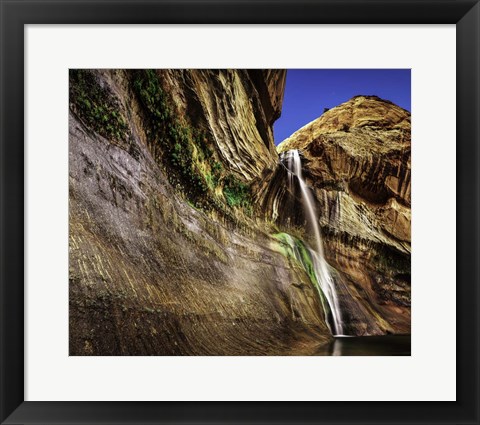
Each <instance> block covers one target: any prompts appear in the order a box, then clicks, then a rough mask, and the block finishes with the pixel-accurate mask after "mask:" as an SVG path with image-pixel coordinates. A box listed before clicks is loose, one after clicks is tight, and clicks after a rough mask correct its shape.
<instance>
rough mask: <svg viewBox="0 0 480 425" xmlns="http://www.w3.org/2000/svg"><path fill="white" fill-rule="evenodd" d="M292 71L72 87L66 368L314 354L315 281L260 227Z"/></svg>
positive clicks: (138, 77) (319, 334)
mask: <svg viewBox="0 0 480 425" xmlns="http://www.w3.org/2000/svg"><path fill="white" fill-rule="evenodd" d="M284 83H285V71H281V70H278V71H275V70H269V71H257V70H252V71H248V70H237V71H222V70H218V71H216V70H215V71H207V70H168V71H152V70H148V71H144V70H142V71H140V70H138V71H137V70H131V71H124V70H102V71H90V70H76V71H71V73H70V123H69V132H70V134H69V191H70V201H69V202H70V204H69V214H70V244H69V247H70V261H69V267H70V270H69V280H70V282H69V298H70V309H69V316H70V354H71V355H223V354H232V355H259V354H301V353H304V354H310V353H312V352H315V350H316V348H317V347H318V346H319V345H320V344H322V343H325V342H327V341H329V340H330V339H331V336H330V335H329V332H328V328H327V326H326V324H325V321H324V318H323V316H322V310H321V306H320V303H319V300H318V297H317V294H316V292H315V289H314V288H312V285H311V284H310V279H309V276H308V274H307V273H306V272H305V271H304V269H303V268H302V267H300V266H299V265H298V264H296V263H295V262H294V261H293V260H292V259H291V258H288V257H287V256H285V255H284V254H282V252H281V250H280V249H279V244H278V243H277V242H276V239H275V238H273V237H272V236H271V235H272V230H271V229H270V228H269V224H268V223H266V222H264V221H261V220H259V219H258V217H256V215H255V205H254V203H253V200H252V194H251V186H252V185H253V184H254V183H255V181H259V180H261V179H262V178H263V176H264V175H267V174H269V173H271V172H272V170H273V169H274V168H275V167H276V163H277V154H276V152H275V148H274V144H273V136H272V123H273V121H274V120H275V119H276V118H277V117H278V116H279V114H280V109H281V102H282V96H283V87H284Z"/></svg>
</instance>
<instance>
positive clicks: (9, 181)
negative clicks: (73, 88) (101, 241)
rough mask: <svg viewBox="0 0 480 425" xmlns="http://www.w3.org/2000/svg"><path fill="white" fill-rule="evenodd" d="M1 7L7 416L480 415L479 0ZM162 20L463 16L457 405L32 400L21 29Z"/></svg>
mask: <svg viewBox="0 0 480 425" xmlns="http://www.w3.org/2000/svg"><path fill="white" fill-rule="evenodd" d="M0 7H1V9H0V13H1V89H0V96H1V107H0V110H1V117H0V119H1V121H0V129H1V144H0V149H1V150H0V158H1V181H0V189H1V211H0V213H1V256H0V261H1V263H0V266H1V282H0V283H1V293H0V302H1V308H2V310H1V365H0V367H1V382H0V385H1V387H0V392H1V396H0V399H1V400H0V401H1V405H0V421H1V423H2V424H60V423H64V424H74V423H75V424H106V423H109V424H147V423H149V424H150V423H159V424H167V423H169V424H180V423H182V424H187V423H188V424H200V423H201V424H210V423H212V424H214V423H222V424H254V423H255V424H280V423H281V424H300V423H322V424H340V423H341V424H437V423H438V424H440V423H442V424H478V423H479V402H478V400H479V398H480V397H479V391H478V389H479V361H478V360H479V359H478V347H479V334H480V332H479V326H478V318H479V315H478V308H479V306H480V304H479V290H478V286H479V266H478V261H479V249H478V244H479V226H478V223H479V212H480V211H479V202H480V198H479V168H480V161H479V122H480V108H479V104H480V96H479V89H480V85H479V78H480V5H479V1H478V0H475V1H472V0H457V1H455V0H434V1H431V0H426V1H425V0H405V1H388V0H328V1H323V0H317V1H309V0H299V1H295V0H273V1H268V0H244V1H239V0H231V1H215V0H176V1H173V0H168V1H161V0H154V1H142V0H141V1H133V0H127V1H120V0H113V1H108V0H100V1H90V0H77V1H75V2H69V1H62V0H57V1H47V0H40V1H37V0H25V1H23V0H0ZM154 23H170V24H172V23H195V24H203V23H209V24H240V23H248V24H258V23H262V24H340V23H341V24H456V43H457V64H456V65H457V68H456V69H457V115H456V120H457V121H456V122H457V163H456V170H457V175H456V178H457V192H456V195H457V196H456V202H457V204H456V211H457V258H456V264H457V334H456V335H457V340H456V344H457V345H456V348H457V401H456V402H295V403H293V402H292V403H286V402H282V403H275V402H256V403H253V402H252V403H248V402H243V403H239V402H222V403H220V402H29V401H24V378H25V376H24V247H25V244H24V240H25V239H24V238H25V236H26V234H25V230H24V215H23V213H24V207H25V205H24V172H25V169H24V143H23V141H24V106H25V105H24V72H23V71H24V26H25V25H27V24H154ZM439 349H441V347H440V348H439ZM439 379H441V377H439ZM73 384H74V383H72V385H73Z"/></svg>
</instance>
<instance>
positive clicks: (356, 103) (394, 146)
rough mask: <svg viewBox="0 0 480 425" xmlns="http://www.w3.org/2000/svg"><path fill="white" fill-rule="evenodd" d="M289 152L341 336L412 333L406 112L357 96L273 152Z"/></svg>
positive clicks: (323, 116)
mask: <svg viewBox="0 0 480 425" xmlns="http://www.w3.org/2000/svg"><path fill="white" fill-rule="evenodd" d="M290 149H298V150H300V152H302V154H303V157H304V175H305V176H306V177H307V182H308V184H309V185H310V186H311V187H312V188H313V189H314V193H315V195H316V199H317V201H318V211H319V220H320V225H321V228H322V233H323V239H324V248H325V255H326V258H327V261H328V262H329V264H330V265H331V266H332V267H333V269H334V276H335V278H336V283H337V287H338V288H339V295H340V299H341V306H342V311H343V312H344V319H345V322H346V326H347V333H351V334H356V335H364V334H367V335H371V334H378V333H410V294H411V288H410V281H411V278H410V276H411V273H410V254H411V235H410V223H411V182H410V172H411V170H410V167H411V123H410V113H409V112H408V111H405V110H404V109H402V108H400V107H398V106H396V105H394V104H393V103H391V102H388V101H385V100H383V99H380V98H378V97H375V96H357V97H354V98H353V99H351V100H349V101H348V102H345V103H343V104H342V105H340V106H338V107H336V108H332V109H330V110H328V111H326V112H325V113H324V114H323V115H322V116H321V117H319V118H318V119H317V120H315V121H313V122H311V123H309V124H308V125H306V126H304V127H303V128H301V129H300V130H298V131H297V132H296V133H294V134H293V135H292V136H291V137H289V138H288V139H286V140H285V141H284V142H282V143H281V144H280V145H279V146H278V151H279V152H282V151H286V150H290ZM285 202H287V201H286V200H285V199H284V201H283V202H277V203H276V204H275V205H278V204H279V203H281V204H285ZM270 205H272V206H273V201H271V202H270ZM282 211H285V210H279V211H277V212H275V214H276V215H277V216H279V215H280V216H281V215H282ZM289 217H292V214H291V213H289V212H287V214H286V217H283V222H287V220H288V219H289ZM279 219H282V217H280V218H279ZM280 221H282V220H280ZM300 221H301V220H300ZM286 224H288V223H286ZM307 238H308V236H307Z"/></svg>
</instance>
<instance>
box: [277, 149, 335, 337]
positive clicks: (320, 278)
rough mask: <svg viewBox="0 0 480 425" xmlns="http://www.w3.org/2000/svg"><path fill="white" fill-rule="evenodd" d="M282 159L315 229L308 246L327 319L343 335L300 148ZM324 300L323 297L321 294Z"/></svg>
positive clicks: (307, 217) (331, 327)
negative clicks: (311, 243) (329, 316)
mask: <svg viewBox="0 0 480 425" xmlns="http://www.w3.org/2000/svg"><path fill="white" fill-rule="evenodd" d="M280 160H281V161H282V163H283V164H284V165H285V167H286V168H287V170H288V172H289V173H288V184H289V189H290V190H291V191H292V192H293V193H295V189H296V186H295V181H296V182H297V183H298V187H299V188H300V198H301V200H302V204H303V210H304V212H305V216H306V220H307V223H308V224H309V225H310V227H311V229H312V230H313V236H314V243H315V246H314V248H313V249H312V248H308V247H307V249H308V250H309V253H310V256H311V258H312V263H313V268H314V273H315V277H316V281H317V282H318V286H319V289H320V290H321V291H322V293H323V296H324V298H325V299H326V300H327V302H328V306H329V308H330V312H331V323H329V321H328V319H327V324H328V326H329V327H330V331H331V332H332V333H333V334H334V335H343V322H342V315H341V311H340V305H339V302H338V296H337V291H336V289H335V283H334V281H333V278H332V275H331V274H330V271H329V269H328V264H327V262H326V260H325V256H324V253H323V243H322V238H321V236H320V227H319V225H318V214H317V212H316V208H315V203H314V199H313V196H312V193H311V192H310V189H309V188H308V187H307V184H306V183H305V180H303V176H302V160H301V158H300V154H299V152H298V150H296V149H295V150H290V151H287V152H283V153H282V154H281V155H280ZM320 296H321V299H322V302H323V297H322V294H320Z"/></svg>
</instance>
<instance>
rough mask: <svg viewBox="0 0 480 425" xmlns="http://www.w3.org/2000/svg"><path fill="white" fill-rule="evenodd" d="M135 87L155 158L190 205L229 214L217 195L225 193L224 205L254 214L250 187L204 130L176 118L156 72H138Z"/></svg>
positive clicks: (135, 76) (135, 75) (135, 74)
mask: <svg viewBox="0 0 480 425" xmlns="http://www.w3.org/2000/svg"><path fill="white" fill-rule="evenodd" d="M133 88H134V91H135V93H136V94H137V96H138V98H139V100H140V102H141V104H142V105H143V107H144V108H145V110H146V112H147V117H148V121H149V127H150V128H149V129H148V130H147V135H148V136H149V138H150V144H152V145H153V146H154V151H155V152H157V155H156V158H155V159H157V160H159V159H162V160H163V159H166V162H167V165H168V166H169V174H170V182H171V183H172V184H173V185H175V186H180V187H181V188H182V190H183V192H184V193H185V195H186V196H187V199H188V200H189V202H190V203H191V204H192V205H195V207H197V208H200V209H206V210H208V209H212V208H215V209H217V210H219V211H221V212H222V213H226V211H225V206H224V204H223V203H222V202H221V201H220V199H219V195H218V194H219V193H220V194H221V193H223V198H224V202H225V203H226V204H227V205H228V206H229V207H230V208H242V209H243V210H244V211H245V212H247V213H249V212H251V201H250V188H249V186H248V185H247V184H246V183H244V182H242V181H241V180H240V179H239V178H238V177H236V176H234V175H233V174H229V173H227V172H226V171H225V170H224V168H223V167H222V164H221V163H220V162H219V161H218V160H217V159H216V158H215V154H214V151H213V149H212V148H211V146H212V145H213V143H212V142H211V140H209V138H208V135H207V134H206V133H205V132H204V131H202V130H201V129H197V128H194V127H192V126H190V125H187V124H185V123H183V122H181V121H180V119H178V118H177V117H176V116H175V114H174V113H173V111H172V109H171V108H170V106H169V103H168V97H167V95H166V94H165V92H164V91H163V89H162V87H161V84H160V80H159V76H158V74H157V73H156V71H155V70H151V69H147V70H137V71H135V72H134V77H133ZM156 148H159V150H160V152H158V151H157V149H156ZM160 155H162V158H160ZM217 188H219V189H221V190H220V191H217Z"/></svg>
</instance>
